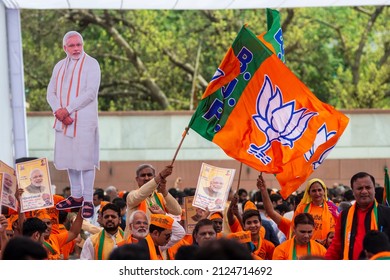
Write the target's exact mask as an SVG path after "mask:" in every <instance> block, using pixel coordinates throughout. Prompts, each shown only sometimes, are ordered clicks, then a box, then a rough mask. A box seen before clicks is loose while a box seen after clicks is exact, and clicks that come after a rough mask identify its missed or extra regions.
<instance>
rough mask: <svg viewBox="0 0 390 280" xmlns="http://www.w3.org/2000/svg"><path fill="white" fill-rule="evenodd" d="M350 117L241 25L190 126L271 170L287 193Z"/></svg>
mask: <svg viewBox="0 0 390 280" xmlns="http://www.w3.org/2000/svg"><path fill="white" fill-rule="evenodd" d="M348 121H349V119H348V118H347V117H346V116H345V115H344V114H342V113H340V112H338V111H337V110H335V109H334V108H333V107H332V106H330V105H328V104H326V103H323V102H321V101H320V100H319V99H318V98H317V97H316V96H315V95H314V94H313V93H312V92H311V91H310V90H309V89H308V88H307V87H306V86H305V85H304V84H303V83H302V82H301V81H300V80H299V79H298V78H297V77H296V76H295V75H294V74H293V73H292V72H291V71H290V70H289V69H288V68H287V67H286V65H284V64H283V62H282V61H281V60H280V59H279V58H278V57H277V56H276V55H275V54H273V53H272V51H270V50H269V49H268V48H267V47H266V46H265V45H264V44H263V43H262V42H261V41H260V40H259V39H258V38H257V37H256V36H255V35H254V34H253V33H252V32H251V31H250V30H249V29H248V28H247V27H246V26H243V27H242V28H241V30H240V32H239V34H238V36H237V38H236V39H235V41H234V42H233V45H232V46H231V48H230V49H229V50H228V52H227V54H226V55H225V58H224V59H223V61H222V63H221V64H220V66H219V68H218V69H217V71H216V73H215V75H214V77H213V78H212V79H211V82H210V83H209V85H208V87H207V89H206V91H205V93H204V94H203V97H202V99H201V101H200V103H199V105H198V108H197V110H196V112H195V113H194V115H193V116H192V118H191V121H190V123H189V127H190V128H192V129H193V130H194V131H196V132H197V133H199V134H200V135H201V136H202V137H204V138H206V139H207V140H209V141H212V142H214V143H215V144H217V145H218V146H220V147H221V148H222V149H223V150H224V151H225V153H226V154H227V155H228V156H230V157H232V158H234V159H236V160H238V161H240V162H242V163H245V164H246V165H248V166H251V167H253V168H254V169H256V170H258V171H261V172H266V173H271V174H276V178H277V179H278V181H279V183H280V186H281V194H282V196H283V197H284V198H287V197H288V196H289V195H290V194H291V193H292V192H294V191H295V190H296V189H298V188H299V187H300V185H301V184H303V183H304V182H305V180H306V179H307V177H308V176H309V175H310V174H311V173H312V172H313V171H314V170H315V169H317V168H318V167H319V166H320V165H321V164H322V162H323V161H324V160H325V158H326V157H327V155H328V154H329V153H330V151H331V150H332V149H333V148H334V146H335V145H336V143H337V141H338V140H339V138H340V136H341V135H342V133H343V132H344V130H345V128H346V127H347V125H348Z"/></svg>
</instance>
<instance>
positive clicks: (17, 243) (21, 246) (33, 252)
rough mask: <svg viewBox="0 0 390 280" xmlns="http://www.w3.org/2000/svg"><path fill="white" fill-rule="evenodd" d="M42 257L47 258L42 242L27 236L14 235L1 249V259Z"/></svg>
mask: <svg viewBox="0 0 390 280" xmlns="http://www.w3.org/2000/svg"><path fill="white" fill-rule="evenodd" d="M38 220H39V219H38ZM44 259H47V252H46V250H45V248H43V246H42V244H40V243H39V242H37V241H34V240H33V239H31V238H29V237H27V236H15V237H13V238H11V239H10V240H9V241H8V243H7V245H6V246H5V248H4V250H3V260H44Z"/></svg>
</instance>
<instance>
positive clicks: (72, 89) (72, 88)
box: [54, 53, 87, 137]
mask: <svg viewBox="0 0 390 280" xmlns="http://www.w3.org/2000/svg"><path fill="white" fill-rule="evenodd" d="M86 56H87V54H86V53H84V55H83V57H82V58H81V59H78V60H77V62H76V63H75V64H74V67H73V70H72V76H71V79H70V81H69V89H68V92H67V96H66V105H65V104H62V94H63V93H62V89H63V83H64V78H65V73H66V69H67V67H68V65H69V62H70V58H66V59H65V60H64V63H63V64H62V65H61V67H60V70H59V71H58V73H57V77H56V91H57V93H59V99H60V105H61V108H65V107H66V106H68V105H69V103H70V101H72V100H73V99H75V98H77V97H78V96H79V92H80V80H81V72H82V70H83V66H84V61H85V57H86ZM79 62H81V63H79ZM76 68H78V69H77V70H78V71H76ZM75 72H76V75H75ZM60 77H61V78H60ZM73 78H75V80H77V81H76V82H77V83H74V84H73ZM71 117H72V119H73V120H74V122H73V123H72V124H71V125H67V126H66V125H64V124H63V123H61V122H58V121H57V119H56V120H55V122H54V128H55V129H56V130H57V131H63V133H64V134H65V135H66V136H68V137H76V124H77V111H76V112H74V113H72V114H71Z"/></svg>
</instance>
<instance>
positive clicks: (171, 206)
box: [125, 164, 181, 237]
mask: <svg viewBox="0 0 390 280" xmlns="http://www.w3.org/2000/svg"><path fill="white" fill-rule="evenodd" d="M172 170H173V166H172V165H168V166H166V167H165V168H164V169H163V170H162V171H161V172H160V173H159V174H158V175H157V176H155V173H156V171H155V169H154V167H153V166H152V165H150V164H142V165H140V166H139V167H138V168H137V170H136V178H135V179H136V181H137V184H138V189H137V190H134V191H131V192H130V193H129V194H128V195H127V198H126V203H127V214H126V220H127V221H128V220H129V217H130V215H131V213H132V212H134V211H135V210H142V211H144V212H145V213H146V215H147V216H148V217H150V215H151V212H150V210H149V207H150V206H154V205H158V206H159V207H160V208H161V209H162V210H163V211H164V212H165V213H169V214H172V215H181V207H180V204H179V203H178V202H177V200H176V199H175V198H174V197H173V196H172V195H171V194H170V193H169V192H168V190H167V189H166V178H167V177H168V176H169V175H171V174H172ZM129 234H130V231H129V226H126V229H125V235H126V237H128V236H129Z"/></svg>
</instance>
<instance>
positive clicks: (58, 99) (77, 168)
mask: <svg viewBox="0 0 390 280" xmlns="http://www.w3.org/2000/svg"><path fill="white" fill-rule="evenodd" d="M83 43H84V42H83V38H82V36H81V35H80V33H78V32H76V31H70V32H68V33H66V34H65V36H64V38H63V48H64V51H65V53H66V54H67V57H66V58H64V59H62V60H61V61H59V62H58V63H57V64H56V65H55V67H54V69H53V73H52V76H51V79H50V83H49V85H48V88H47V101H48V103H49V104H50V106H51V108H52V110H53V113H54V116H55V117H56V120H55V122H54V129H55V148H54V165H55V167H56V168H57V169H59V170H68V175H69V181H70V186H71V196H69V197H68V198H67V199H65V200H63V201H60V202H59V203H57V205H56V208H57V209H58V210H64V209H69V208H77V207H82V214H83V218H85V219H87V218H90V217H91V216H92V215H93V204H92V197H93V187H94V181H95V168H99V130H98V104H97V95H98V91H99V86H100V66H99V63H98V62H97V60H96V59H94V58H93V57H91V56H89V55H87V54H86V53H85V52H84V49H83Z"/></svg>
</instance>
